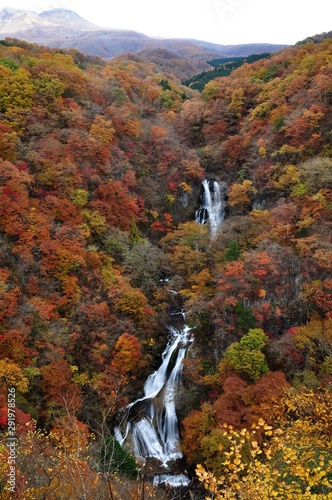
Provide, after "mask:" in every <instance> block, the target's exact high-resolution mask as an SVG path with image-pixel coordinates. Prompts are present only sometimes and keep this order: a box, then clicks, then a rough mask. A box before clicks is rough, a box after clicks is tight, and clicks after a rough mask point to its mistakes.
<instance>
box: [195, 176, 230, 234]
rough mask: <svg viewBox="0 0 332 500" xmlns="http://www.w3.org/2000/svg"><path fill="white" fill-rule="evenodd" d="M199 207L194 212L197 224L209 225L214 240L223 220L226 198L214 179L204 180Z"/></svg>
mask: <svg viewBox="0 0 332 500" xmlns="http://www.w3.org/2000/svg"><path fill="white" fill-rule="evenodd" d="M202 186H203V192H202V195H201V206H200V207H199V209H198V210H196V214H195V220H196V222H197V223H198V224H205V223H206V222H208V223H209V226H210V232H211V238H214V237H215V236H216V234H217V231H218V229H219V227H220V226H221V224H222V223H223V221H224V218H225V206H226V196H225V193H224V192H222V190H221V187H220V184H219V182H218V181H217V180H215V179H204V181H203V182H202Z"/></svg>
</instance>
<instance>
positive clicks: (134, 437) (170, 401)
mask: <svg viewBox="0 0 332 500" xmlns="http://www.w3.org/2000/svg"><path fill="white" fill-rule="evenodd" d="M169 330H170V338H169V341H168V344H167V346H166V348H165V350H164V352H163V354H162V361H161V365H160V367H159V368H158V370H156V371H155V372H154V373H152V374H151V375H150V376H149V377H148V378H147V380H146V382H145V385H144V396H143V397H142V398H139V399H137V400H136V401H134V402H133V403H131V404H129V405H128V406H127V414H128V419H127V423H126V426H125V429H124V432H123V426H122V429H120V427H116V428H115V430H114V434H115V437H116V438H117V440H118V441H119V443H120V444H121V446H125V445H126V444H129V446H130V448H131V449H132V450H133V451H134V454H135V455H136V457H140V458H141V459H142V458H143V459H149V458H154V459H157V460H158V461H159V462H160V463H161V465H162V466H163V468H164V469H166V470H167V469H168V468H169V462H172V461H174V460H178V459H179V458H181V457H182V453H181V451H180V443H179V431H178V420H177V415H176V408H175V399H176V395H177V391H178V387H179V382H180V378H181V372H182V361H183V359H184V357H185V354H186V351H187V349H188V347H189V345H190V343H191V342H192V341H193V338H192V336H191V334H190V328H189V327H188V326H185V327H184V328H183V329H182V330H177V329H175V328H171V327H170V328H169ZM161 483H167V484H170V485H171V486H173V487H177V486H186V485H187V484H189V479H188V478H187V477H186V476H184V475H183V474H181V475H178V476H172V475H170V474H159V475H157V476H155V478H154V484H161Z"/></svg>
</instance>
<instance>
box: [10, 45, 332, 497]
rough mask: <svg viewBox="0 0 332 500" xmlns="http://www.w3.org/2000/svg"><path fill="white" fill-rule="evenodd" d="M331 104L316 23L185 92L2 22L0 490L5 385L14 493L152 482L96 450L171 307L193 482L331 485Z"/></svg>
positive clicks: (224, 487) (137, 66) (256, 491)
mask: <svg viewBox="0 0 332 500" xmlns="http://www.w3.org/2000/svg"><path fill="white" fill-rule="evenodd" d="M331 104H332V39H331V38H329V37H322V38H321V39H319V40H316V39H315V40H308V41H306V42H305V43H303V44H298V45H296V46H294V47H289V48H287V49H285V50H282V51H280V52H278V53H276V54H274V55H273V54H270V55H269V57H267V58H263V59H260V60H258V61H255V62H253V63H250V64H249V63H248V62H246V63H244V64H242V65H241V66H240V67H238V68H237V69H234V70H233V71H232V72H231V74H230V75H229V76H224V77H220V78H215V79H213V80H211V81H209V82H208V83H207V84H206V85H205V87H204V89H203V90H202V92H201V93H199V92H198V91H195V90H194V89H191V88H190V87H187V86H184V85H182V84H181V82H180V81H179V80H178V78H176V77H175V76H173V75H169V74H167V75H165V74H163V73H162V70H161V69H160V67H158V65H157V64H156V63H151V62H145V61H144V60H142V58H141V57H140V58H136V57H135V56H133V55H132V56H131V55H128V56H122V57H119V58H116V59H114V60H112V61H110V62H108V63H106V62H105V61H102V60H101V59H98V58H92V57H86V56H84V55H83V54H81V53H79V52H78V51H76V50H56V49H50V48H47V47H42V46H37V45H34V44H28V43H26V42H22V41H19V40H15V39H6V40H5V41H2V42H1V44H0V241H1V244H0V321H1V326H0V353H1V359H0V381H1V384H2V385H1V393H0V399H1V402H0V426H1V439H2V440H3V445H2V446H1V447H0V455H1V463H2V464H4V465H1V467H0V490H1V495H2V496H1V498H3V499H4V500H6V499H7V498H8V499H9V498H11V492H10V491H8V484H7V476H6V474H7V468H6V464H7V460H8V453H9V450H8V447H7V446H6V444H5V443H6V429H8V425H7V424H8V422H7V417H8V406H7V401H8V390H9V389H12V388H14V389H15V395H16V433H17V437H18V447H17V453H18V456H17V484H16V493H17V495H18V496H17V498H24V499H42V498H50V499H59V498H73V499H74V498H98V499H106V498H121V499H123V498H128V499H129V498H139V497H138V496H137V495H138V491H139V488H142V487H143V488H146V489H147V490H148V491H147V493H146V494H149V495H151V497H152V498H162V495H163V494H164V493H163V492H162V493H161V492H160V491H158V489H154V488H153V487H152V486H151V485H150V484H145V485H144V483H143V486H142V482H139V481H138V480H137V481H136V480H135V465H133V464H132V462H130V457H127V456H123V455H121V453H122V452H121V451H119V450H118V449H115V448H116V446H115V447H114V450H113V454H112V456H111V458H110V457H109V453H103V450H104V449H105V443H106V442H107V436H109V434H110V433H111V430H112V419H113V418H114V415H115V414H116V412H117V411H119V410H120V409H121V408H122V407H123V406H124V405H125V404H127V403H128V402H129V401H130V400H132V399H133V397H136V396H137V394H138V393H139V392H140V391H141V390H142V385H143V383H144V380H145V378H146V376H147V375H148V374H149V373H150V372H151V371H152V370H153V369H154V368H155V366H156V363H157V362H158V359H159V357H160V353H161V351H162V349H163V346H164V345H165V341H166V336H167V331H166V329H165V322H167V320H168V312H169V309H170V308H171V307H176V306H181V307H183V308H184V309H185V311H186V314H187V321H189V324H190V325H191V327H192V328H193V333H194V336H195V341H194V344H193V347H192V349H191V350H190V352H189V355H188V356H187V359H186V360H185V362H184V380H185V387H186V390H185V391H184V395H183V398H182V399H183V400H182V405H181V407H180V408H179V416H180V430H181V440H182V448H183V452H184V456H185V460H186V467H187V469H188V470H189V471H190V473H191V475H192V477H193V484H194V485H195V486H193V487H195V488H196V491H197V495H199V493H198V492H199V491H200V488H202V486H200V485H199V483H202V485H204V486H205V488H206V490H207V491H206V492H205V493H203V498H204V495H206V494H210V495H212V496H211V497H209V498H217V499H218V498H220V499H221V498H234V499H237V498H243V499H244V498H245V499H253V498H258V497H260V498H272V497H276V498H292V499H300V498H301V499H306V498H308V499H309V498H310V499H312V498H317V499H318V498H321V499H323V498H330V496H331V494H332V493H331V492H332V476H331V469H332V467H331V466H332V454H331V449H332V445H331V442H332V441H331V433H332V429H331V419H330V415H331V411H332V398H331V380H332V276H331V263H332V242H331V220H332V218H331V207H332V129H331V124H332V112H331ZM209 177H212V178H215V179H217V180H218V181H219V182H222V183H224V184H225V185H227V193H228V209H227V217H226V220H225V222H224V223H223V225H222V226H221V228H220V230H219V232H218V233H217V235H216V237H214V238H213V239H211V237H210V233H209V229H208V225H207V224H206V225H198V224H197V223H196V222H194V214H195V210H196V209H197V207H198V204H199V196H200V192H201V181H202V180H203V179H204V178H209ZM166 278H167V279H166ZM170 290H172V293H170ZM116 460H118V461H119V463H120V462H121V464H123V463H124V462H126V463H127V465H128V464H129V465H130V467H129V465H128V467H129V468H130V474H129V473H128V470H127V469H126V468H123V469H121V468H120V469H119V468H118V469H117V467H115V466H114V461H116ZM119 471H120V474H119ZM133 471H134V474H133ZM73 478H76V479H75V480H73ZM133 478H134V479H133ZM195 478H197V479H195ZM195 481H197V482H195ZM208 491H209V492H210V493H208ZM84 495H86V496H84ZM110 495H111V496H110ZM135 495H136V496H135ZM197 498H200V497H199V496H197Z"/></svg>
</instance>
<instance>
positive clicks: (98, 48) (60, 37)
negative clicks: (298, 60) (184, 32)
mask: <svg viewBox="0 0 332 500" xmlns="http://www.w3.org/2000/svg"><path fill="white" fill-rule="evenodd" d="M13 36H15V37H16V38H19V39H23V40H25V41H27V42H30V43H37V44H40V45H48V46H52V47H58V48H74V49H77V50H79V51H80V52H83V53H85V54H86V55H90V56H98V57H102V58H104V59H112V58H113V57H115V56H118V55H121V54H123V53H125V52H133V53H140V52H141V51H145V50H154V49H167V50H171V51H172V52H174V54H176V56H180V57H183V58H186V59H189V61H190V63H191V64H192V65H193V67H194V73H195V72H197V71H202V70H204V69H208V68H210V67H211V66H210V65H209V64H207V61H208V60H209V59H211V58H213V57H215V56H216V55H217V56H228V55H232V56H235V55H237V56H247V55H250V54H252V53H253V52H252V51H253V50H254V53H263V52H276V51H278V50H280V49H282V48H284V47H286V46H287V45H286V44H279V45H277V44H269V43H267V44H239V45H218V44H214V43H211V42H205V41H203V40H193V39H186V38H157V37H151V36H149V35H146V34H143V33H139V32H136V31H132V30H125V29H123V30H122V29H121V30H118V29H112V28H105V27H100V26H97V25H95V24H93V23H90V21H87V20H86V19H83V18H82V17H81V16H79V15H78V14H76V13H75V12H73V11H70V10H68V9H61V8H59V9H53V10H50V11H44V12H42V13H41V14H36V13H34V12H30V11H23V10H16V9H11V8H10V7H6V8H4V9H2V10H1V11H0V37H13ZM184 76H187V75H184Z"/></svg>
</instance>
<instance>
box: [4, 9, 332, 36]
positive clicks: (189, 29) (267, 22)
mask: <svg viewBox="0 0 332 500" xmlns="http://www.w3.org/2000/svg"><path fill="white" fill-rule="evenodd" d="M8 6H10V7H12V8H14V9H22V10H33V11H34V12H37V13H40V12H43V11H44V10H51V9H55V8H58V7H62V8H65V9H70V10H73V11H74V12H76V13H77V14H79V15H80V16H82V17H84V18H85V19H87V20H89V21H91V22H93V23H95V24H98V25H100V26H104V27H108V28H113V29H132V30H135V31H139V32H140V33H145V34H147V35H150V36H160V37H171V38H194V39H196V40H204V41H208V42H214V43H219V44H226V45H227V44H239V43H257V42H268V43H286V44H294V43H296V42H297V41H299V40H303V39H304V38H306V37H308V36H311V35H315V34H317V33H322V32H324V31H331V30H332V0H113V1H112V0H0V9H2V8H3V7H8Z"/></svg>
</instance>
